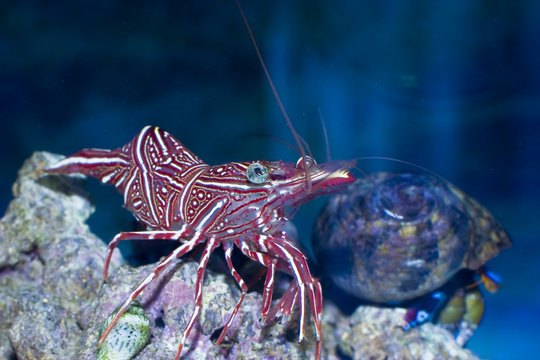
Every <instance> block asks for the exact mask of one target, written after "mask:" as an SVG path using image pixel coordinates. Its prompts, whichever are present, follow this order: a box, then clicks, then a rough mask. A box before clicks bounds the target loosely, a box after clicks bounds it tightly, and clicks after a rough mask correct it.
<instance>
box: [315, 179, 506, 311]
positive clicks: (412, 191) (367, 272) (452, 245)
mask: <svg viewBox="0 0 540 360" xmlns="http://www.w3.org/2000/svg"><path fill="white" fill-rule="evenodd" d="M509 246H510V239H509V237H508V235H507V234H506V232H505V231H504V230H503V229H502V227H501V226H500V225H499V223H498V222H497V221H496V220H495V219H494V218H493V216H492V215H491V214H490V213H489V212H488V211H487V210H486V209H485V208H484V207H482V206H481V205H480V204H479V203H478V202H477V201H476V200H474V199H472V198H471V197H469V196H467V195H466V194H465V193H463V192H462V191H461V190H459V189H458V188H456V187H455V186H453V185H452V184H450V183H448V182H446V181H443V180H441V179H439V178H436V177H434V176H430V175H419V174H410V173H398V174H395V173H376V174H373V175H370V176H369V177H368V178H365V179H360V180H357V181H356V182H355V183H353V184H351V185H350V186H349V188H348V190H347V192H346V193H343V194H340V195H336V196H334V197H332V198H331V199H330V201H329V203H328V204H327V206H326V207H325V208H324V209H323V211H322V213H321V214H320V216H319V218H318V220H317V224H316V226H315V231H314V237H313V248H314V251H315V254H316V257H317V261H318V262H319V263H320V264H321V265H322V268H323V269H322V270H323V271H324V273H325V274H326V275H328V276H330V277H331V279H332V280H333V282H334V283H335V284H336V285H337V286H339V287H340V288H342V289H343V290H345V291H346V292H348V293H350V294H352V295H355V296H357V297H359V298H363V299H366V300H370V301H375V302H393V301H402V300H407V299H411V298H415V297H417V296H421V295H424V294H426V293H428V292H429V291H432V290H435V289H436V288H438V287H440V286H441V285H443V284H444V283H445V282H446V281H447V280H448V279H449V278H450V277H452V275H454V274H455V273H456V272H457V271H458V270H460V269H462V268H468V269H477V268H478V267H480V266H481V265H483V264H484V263H485V262H486V261H487V260H489V259H491V258H492V257H494V256H496V255H497V254H498V253H499V251H500V250H501V249H504V248H507V247H509Z"/></svg>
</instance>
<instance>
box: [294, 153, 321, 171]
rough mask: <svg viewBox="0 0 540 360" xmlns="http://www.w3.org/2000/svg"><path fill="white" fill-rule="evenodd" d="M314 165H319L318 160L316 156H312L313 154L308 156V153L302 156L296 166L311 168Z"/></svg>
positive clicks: (298, 167)
mask: <svg viewBox="0 0 540 360" xmlns="http://www.w3.org/2000/svg"><path fill="white" fill-rule="evenodd" d="M313 165H317V162H316V161H315V159H314V158H312V157H311V156H308V155H306V156H305V157H301V158H300V159H298V161H297V162H296V168H297V169H306V168H307V169H309V168H310V167H312V166H313Z"/></svg>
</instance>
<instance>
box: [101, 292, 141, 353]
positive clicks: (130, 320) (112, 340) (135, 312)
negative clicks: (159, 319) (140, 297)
mask: <svg viewBox="0 0 540 360" xmlns="http://www.w3.org/2000/svg"><path fill="white" fill-rule="evenodd" d="M118 310H119V307H118V308H116V309H115V310H114V311H113V312H112V314H111V315H110V316H109V317H108V318H107V319H106V320H105V321H104V323H103V324H102V326H101V329H100V336H101V334H102V333H103V331H105V329H106V328H107V326H109V324H110V323H111V321H112V319H113V318H114V316H115V315H116V313H117V312H118ZM149 339H150V320H149V319H148V317H147V316H146V313H145V312H144V309H143V307H142V306H141V304H140V303H139V302H138V301H137V300H134V301H133V302H132V303H131V305H130V306H129V307H128V308H127V310H126V312H125V313H124V314H123V315H122V316H121V317H120V320H118V322H117V323H116V325H115V326H114V328H113V329H112V330H111V332H110V333H109V335H108V336H107V338H106V339H105V342H104V343H103V344H102V345H101V346H100V347H99V348H98V353H97V360H129V359H131V358H132V357H133V356H135V354H137V353H138V352H139V351H140V350H141V349H142V348H143V347H144V345H146V343H147V342H148V340H149Z"/></svg>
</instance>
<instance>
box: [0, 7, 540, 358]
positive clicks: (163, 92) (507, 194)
mask: <svg viewBox="0 0 540 360" xmlns="http://www.w3.org/2000/svg"><path fill="white" fill-rule="evenodd" d="M243 6H244V9H245V11H246V14H247V16H248V18H249V21H250V23H251V26H252V27H253V30H254V32H255V36H256V37H257V40H258V42H259V45H260V47H261V51H262V53H263V56H264V57H265V60H266V62H267V64H268V68H269V71H270V73H271V74H272V76H273V79H274V81H275V83H276V87H277V88H278V91H279V93H280V95H281V97H282V98H283V101H284V103H285V106H286V107H287V109H288V112H289V115H290V117H291V118H292V121H293V123H294V126H295V128H296V130H297V131H298V132H299V133H300V134H301V135H302V136H303V137H304V139H305V140H306V141H307V143H309V145H310V146H311V150H312V152H313V153H314V155H315V156H316V157H317V158H318V159H319V160H320V161H324V159H325V156H326V155H325V152H326V150H325V141H324V136H323V131H322V127H321V120H320V119H321V116H322V118H323V119H324V122H325V124H326V127H327V129H328V138H329V148H330V150H331V155H332V158H334V159H350V158H356V157H368V156H386V157H391V158H397V159H402V160H407V161H411V162H414V163H416V164H419V165H421V166H423V167H425V168H428V169H430V170H432V171H434V172H436V173H437V174H440V175H441V176H443V177H445V178H447V179H448V180H450V181H451V182H453V183H454V184H456V185H457V186H459V187H460V188H462V189H463V190H464V191H466V192H467V193H468V194H470V195H472V196H473V197H475V198H476V199H478V200H479V201H480V202H481V203H482V204H484V205H485V206H486V207H487V208H488V209H489V210H490V211H491V212H492V213H493V214H494V215H495V217H496V218H497V219H499V221H500V222H501V223H502V224H503V226H504V227H505V228H506V229H507V230H508V231H509V233H510V234H511V236H512V238H513V241H514V246H513V248H512V249H510V250H507V251H505V252H504V253H503V254H501V256H500V257H499V258H497V259H495V260H493V261H491V262H490V266H491V268H492V269H493V270H495V271H496V272H498V273H499V274H500V275H501V276H502V278H503V280H504V285H503V287H502V289H501V290H500V292H499V293H498V294H495V295H488V296H487V310H486V317H485V319H484V322H483V323H482V326H481V327H480V329H479V330H478V331H477V333H476V334H475V335H474V337H473V339H472V341H471V342H470V344H469V348H470V349H472V350H473V351H474V352H475V353H476V354H477V355H479V356H480V357H481V358H489V359H494V360H496V359H515V358H521V359H532V358H535V357H536V356H535V354H537V352H535V350H536V347H537V343H538V334H539V330H538V319H540V241H539V235H540V231H539V230H540V225H539V224H540V220H539V219H540V201H539V200H540V191H539V190H538V188H539V185H540V170H539V169H540V163H539V160H538V159H539V156H540V145H539V143H540V36H538V34H540V25H539V24H540V22H539V21H538V19H539V18H540V3H539V2H537V1H536V2H535V1H470V0H453V1H426V0H424V1H408V2H403V1H384V2H383V1H373V0H371V1H332V2H330V1H326V2H325V1H317V0H315V1H296V2H291V1H284V0H283V1H282V0H280V1H276V0H274V1H260V2H248V1H244V4H243ZM147 124H153V125H159V126H161V127H162V128H164V129H166V130H167V131H169V132H171V133H172V134H174V135H175V136H176V137H177V138H179V139H180V140H181V141H182V142H184V143H185V145H186V146H187V147H188V148H190V149H191V150H193V151H194V152H195V153H196V154H198V155H199V156H200V157H201V158H202V159H204V160H205V161H207V162H209V163H211V164H217V163H222V162H226V161H235V160H250V159H261V158H266V159H284V160H288V161H295V160H296V158H297V157H298V155H297V154H296V153H295V152H294V151H292V150H291V149H290V148H288V147H287V146H285V145H284V144H283V143H282V142H279V141H275V140H274V139H273V138H279V139H282V140H284V141H286V142H289V143H293V138H292V136H291V133H290V131H289V129H288V128H287V126H286V125H285V121H284V119H283V117H282V116H281V114H280V113H279V109H278V107H277V106H276V102H275V100H274V98H273V97H272V94H271V92H270V89H269V86H268V84H267V82H266V80H265V78H264V76H263V73H262V70H261V67H260V65H259V63H258V62H257V59H256V57H255V53H254V50H253V47H252V45H251V43H250V41H249V38H248V36H247V33H246V30H245V28H244V26H243V24H242V21H241V18H240V16H239V13H238V10H237V9H236V7H235V5H234V3H233V2H232V1H220V2H209V1H201V2H196V1H191V2H179V1H162V2H149V1H124V2H122V1H92V2H90V1H79V2H68V1H66V2H55V3H54V4H52V3H51V2H42V1H16V2H2V3H1V4H0V164H1V167H2V170H1V171H0V189H1V191H0V209H1V210H2V212H3V211H5V209H6V208H7V205H8V203H9V201H10V199H11V193H10V186H11V184H12V183H13V181H14V180H15V178H16V171H17V169H18V168H19V167H20V166H21V164H22V162H23V161H24V159H25V158H27V157H29V156H30V154H31V153H32V152H33V151H36V150H46V151H51V152H56V153H61V154H70V153H73V152H75V151H76V150H78V149H81V148H85V147H102V148H115V147H118V146H121V145H123V144H125V143H126V142H128V141H129V140H130V139H131V138H132V137H133V136H134V135H135V134H136V133H137V132H138V131H139V130H140V129H141V128H142V127H143V126H145V125H147ZM359 167H360V168H361V169H363V170H365V171H368V172H369V171H374V170H390V169H392V168H393V164H392V163H391V162H388V161H373V160H366V161H361V162H359ZM88 187H89V192H90V193H91V194H92V196H93V197H94V199H95V203H96V207H97V211H96V213H95V214H94V215H93V216H92V218H91V223H92V226H93V229H95V231H96V232H97V233H98V235H100V236H101V237H102V238H104V239H110V238H111V237H112V236H113V235H114V234H115V233H116V232H118V231H120V230H126V229H129V228H130V227H131V226H132V224H131V216H130V214H129V213H127V212H126V211H125V210H123V209H121V201H122V199H121V196H118V195H117V194H116V193H115V191H114V189H112V188H110V187H106V186H100V185H99V184H98V183H97V182H95V181H90V182H89V184H88ZM322 203H323V202H321V201H317V202H314V203H313V204H311V206H306V207H305V209H302V210H301V212H300V214H299V215H298V218H297V224H298V227H299V232H300V236H301V238H303V239H304V240H307V239H309V232H310V229H311V226H312V224H313V222H314V219H315V216H316V214H317V211H318V209H319V208H320V206H321V205H322Z"/></svg>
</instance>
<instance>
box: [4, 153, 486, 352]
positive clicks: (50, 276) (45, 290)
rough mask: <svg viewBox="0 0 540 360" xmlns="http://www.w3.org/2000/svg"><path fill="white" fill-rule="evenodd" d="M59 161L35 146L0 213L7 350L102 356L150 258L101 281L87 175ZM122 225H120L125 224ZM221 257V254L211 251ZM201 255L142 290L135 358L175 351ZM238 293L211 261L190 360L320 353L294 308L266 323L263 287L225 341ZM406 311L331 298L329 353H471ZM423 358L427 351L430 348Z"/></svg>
mask: <svg viewBox="0 0 540 360" xmlns="http://www.w3.org/2000/svg"><path fill="white" fill-rule="evenodd" d="M58 159H60V157H59V156H57V155H52V154H48V153H35V154H34V155H33V156H32V157H31V158H30V159H29V160H27V161H26V162H25V164H24V166H23V168H22V169H21V170H20V172H19V178H18V179H17V182H16V183H15V185H14V187H13V190H14V195H15V198H14V200H13V201H12V202H11V204H10V205H9V208H8V211H7V212H6V214H5V216H4V217H3V218H2V219H1V220H0V246H1V247H2V249H3V251H2V253H1V254H0V329H1V330H2V331H0V357H2V358H6V359H9V358H17V359H82V360H84V359H86V360H90V359H92V360H94V359H96V352H97V340H98V336H99V329H100V327H101V325H102V323H103V322H104V321H105V319H106V318H107V317H108V316H109V315H110V314H111V312H113V310H114V309H115V308H116V307H117V306H118V305H120V304H121V303H122V302H123V301H124V300H125V298H126V297H127V295H128V294H129V293H130V292H131V290H132V289H133V288H134V287H135V286H136V284H138V282H140V281H141V280H142V279H143V278H144V277H145V276H146V275H147V274H148V273H149V272H151V271H152V268H153V266H155V265H147V266H141V267H137V268H133V267H130V266H127V265H123V266H120V264H121V259H120V257H119V254H118V253H115V256H114V257H113V261H112V263H111V268H110V279H109V282H108V283H103V281H102V271H103V265H104V258H105V254H106V251H107V247H106V245H105V243H104V242H103V241H102V240H100V239H99V238H97V237H96V236H95V235H93V234H92V233H91V232H90V230H89V229H88V227H87V225H86V224H85V221H86V219H87V218H88V216H89V215H90V214H91V212H92V211H93V209H92V206H91V203H90V200H89V198H88V196H87V195H86V194H85V192H84V191H83V190H82V187H81V186H82V181H81V177H74V176H70V177H68V176H58V175H55V176H52V175H48V176H43V175H42V174H40V171H39V170H40V169H43V168H44V167H45V166H47V165H48V164H52V163H54V162H55V161H58ZM119 230H121V229H119ZM214 256H216V255H214ZM196 268H197V263H196V262H193V261H191V260H188V259H179V260H178V262H177V263H176V264H174V266H172V267H170V268H169V269H167V270H165V272H164V273H163V274H162V275H161V276H160V277H159V278H158V280H156V281H154V282H153V283H151V284H150V285H149V286H148V288H147V289H146V290H145V291H144V292H143V293H142V294H141V295H140V296H139V298H138V300H139V301H140V302H141V304H142V306H143V307H144V309H145V311H146V314H147V316H148V318H149V320H150V326H151V338H150V341H149V343H148V344H147V345H146V346H145V347H144V348H143V349H142V350H141V351H140V352H139V353H138V354H137V355H135V357H134V359H137V360H146V359H171V358H173V357H174V355H175V354H176V351H177V349H178V345H179V340H180V337H181V335H182V332H183V329H184V327H185V326H186V324H187V322H188V319H189V317H190V316H191V313H192V311H193V298H194V281H195V279H196V276H195V273H196ZM239 297H240V291H239V289H238V286H237V285H236V283H235V281H234V279H233V278H232V277H231V276H230V275H229V274H220V273H215V272H213V271H211V270H208V271H207V272H206V274H205V281H204V289H203V308H202V311H201V315H200V318H199V322H198V323H197V324H196V325H195V327H194V329H193V331H192V333H191V335H190V336H189V338H188V341H187V344H186V346H185V347H184V352H183V357H182V358H183V359H207V358H212V359H279V358H284V359H308V358H313V356H314V352H315V344H314V335H313V329H312V327H311V326H308V328H307V329H306V338H307V339H306V341H304V342H303V343H302V344H298V343H297V337H298V313H296V314H295V316H291V319H290V321H289V322H288V323H287V324H285V325H283V326H281V325H278V324H276V325H272V326H269V327H265V328H261V326H260V325H259V321H258V318H259V315H260V305H261V295H260V294H259V293H257V292H251V293H249V294H247V296H246V298H245V300H244V303H243V305H242V307H241V309H240V311H239V313H238V316H237V318H236V320H235V321H234V322H233V324H232V325H231V328H230V329H229V332H228V334H227V336H226V338H225V341H224V342H223V343H222V344H221V346H217V345H215V340H216V338H217V336H219V333H220V330H221V327H222V326H223V325H224V323H225V322H226V321H227V319H228V316H229V315H230V313H231V311H232V310H233V309H234V306H235V305H236V302H237V300H238V299H239ZM403 313H404V310H403V309H380V308H375V307H360V308H359V309H358V310H357V311H356V312H355V313H354V314H353V315H352V316H351V317H350V318H349V317H346V316H344V315H342V314H341V313H340V311H339V310H338V309H337V308H336V307H335V306H334V305H333V304H331V303H330V302H327V303H326V304H325V311H324V313H323V336H324V342H323V359H332V360H336V359H339V355H340V354H346V355H348V356H350V357H352V358H354V359H360V358H362V359H364V358H384V357H385V356H388V358H390V359H397V358H400V359H401V358H403V359H408V358H410V359H413V358H425V359H428V358H429V357H422V356H424V354H432V355H433V356H434V357H432V358H433V359H437V358H442V356H445V355H448V356H449V357H452V358H456V359H475V357H474V356H473V355H472V354H471V353H470V352H469V351H467V350H463V349H461V348H459V347H458V346H457V345H456V344H455V341H454V340H453V338H452V335H451V334H450V333H448V332H446V331H445V330H443V329H441V328H438V327H436V326H433V325H430V324H427V325H423V326H421V327H419V328H417V329H413V330H411V331H409V332H403V331H402V330H401V329H400V328H399V325H401V324H402V323H401V322H400V321H403ZM426 356H427V355H426Z"/></svg>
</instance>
